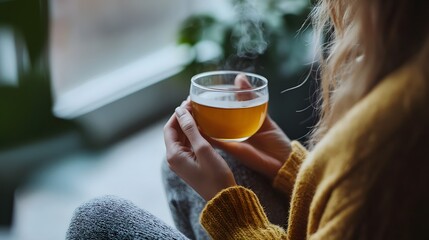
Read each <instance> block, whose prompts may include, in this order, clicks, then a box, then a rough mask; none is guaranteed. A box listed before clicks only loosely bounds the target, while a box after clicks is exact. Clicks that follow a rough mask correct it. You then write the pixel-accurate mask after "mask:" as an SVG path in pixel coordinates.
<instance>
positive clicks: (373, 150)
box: [69, 0, 429, 239]
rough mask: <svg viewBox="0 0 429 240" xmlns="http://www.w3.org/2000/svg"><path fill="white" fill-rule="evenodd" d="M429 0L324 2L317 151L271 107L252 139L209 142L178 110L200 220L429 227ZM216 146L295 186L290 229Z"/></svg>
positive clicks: (241, 229)
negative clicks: (294, 137)
mask: <svg viewBox="0 0 429 240" xmlns="http://www.w3.org/2000/svg"><path fill="white" fill-rule="evenodd" d="M428 9H429V4H428V2H427V1H423V0H391V1H381V0H360V1H345V0H343V1H341V0H340V1H334V0H322V1H320V3H319V4H318V6H317V7H316V8H315V10H314V15H315V16H316V19H317V21H316V26H317V27H318V29H319V31H320V32H331V33H333V34H332V36H330V39H331V41H330V44H329V45H327V46H325V48H323V49H322V52H324V53H325V54H324V56H325V58H322V59H321V71H322V82H321V117H320V122H319V123H318V125H317V126H316V128H315V130H314V131H313V135H312V140H311V146H314V147H313V148H312V149H311V151H307V150H306V149H305V148H304V147H303V146H302V145H301V144H300V143H298V142H297V141H290V140H289V139H288V138H287V137H286V135H284V134H283V133H282V131H281V130H280V129H279V128H278V127H277V125H276V124H275V123H274V122H273V121H272V120H271V119H270V118H269V117H267V118H266V119H265V122H264V124H263V126H262V127H261V129H260V130H259V132H258V133H257V134H256V135H255V136H254V137H252V138H250V139H249V140H248V141H246V142H243V143H234V144H228V143H220V142H213V141H212V140H210V143H209V142H208V141H207V139H205V138H204V137H203V136H201V134H200V133H199V131H198V129H197V126H196V125H195V122H194V120H193V118H192V115H191V113H190V111H189V110H190V108H189V104H188V103H187V102H185V103H184V104H182V106H180V107H178V108H177V109H176V113H175V114H173V116H172V117H171V118H170V120H169V121H168V123H167V124H166V126H165V129H164V136H165V143H166V149H167V160H168V164H169V167H170V168H171V169H172V170H173V171H174V172H175V173H176V174H177V175H178V176H180V177H181V178H182V179H183V180H184V181H185V182H186V183H187V184H189V185H190V186H191V187H192V188H193V189H194V190H195V191H196V192H197V193H198V194H199V195H200V196H202V198H204V199H205V200H206V201H207V203H204V204H205V205H203V206H202V207H204V209H203V210H202V213H201V215H200V221H201V224H202V226H203V227H204V229H205V230H206V231H207V233H208V234H209V235H210V237H211V238H213V239H428V238H429V232H427V231H426V228H427V227H429V218H428V217H427V216H429V206H428V203H429V187H428V186H429V174H428V171H429V161H428V160H429V159H428V158H429V157H428V156H429V148H428V143H429V124H428V123H429V111H427V104H428V103H429V68H428V66H427V63H428V62H429V33H428V32H429V21H428V20H427V18H426V17H427V15H428ZM213 145H216V146H217V147H219V148H221V149H223V150H224V151H226V152H228V153H229V154H230V155H232V156H235V157H236V159H237V160H239V161H240V162H241V164H243V165H245V166H247V167H248V168H250V169H253V170H254V171H256V172H259V173H260V174H262V175H263V176H265V177H266V179H269V180H270V181H272V183H273V184H272V185H273V189H268V190H267V191H271V192H274V191H276V190H278V191H280V192H282V193H284V194H285V196H287V197H290V207H289V201H288V200H284V202H283V205H284V206H286V207H287V208H289V216H283V218H284V220H285V221H286V222H287V224H284V225H283V226H284V227H285V228H282V227H280V226H279V225H275V224H273V223H272V222H270V220H271V218H272V217H271V216H270V213H268V217H267V214H266V213H265V211H264V209H267V206H264V207H262V205H261V203H260V201H259V199H258V197H257V195H256V194H255V193H254V192H253V191H252V190H250V189H248V188H245V187H242V186H239V185H237V184H236V181H238V179H237V178H236V177H235V176H234V174H233V172H232V171H231V169H230V167H229V166H228V165H227V164H226V163H225V161H224V155H221V154H219V153H218V152H217V151H216V150H215V149H214V148H213V147H212V146H213ZM189 194H192V193H189ZM262 195H263V194H262ZM286 199H287V198H286ZM276 202H278V201H277V200H276ZM274 211H275V210H274ZM80 212H81V213H82V212H85V211H80ZM269 212H272V211H271V210H270V211H269ZM77 216H79V214H77ZM188 216H189V215H188ZM77 218H78V217H77ZM75 219H76V217H75ZM78 219H79V218H78ZM156 224H159V225H157V227H159V226H162V227H164V225H162V224H161V223H159V222H156ZM78 228H79V227H76V225H73V223H72V225H71V229H72V230H69V236H71V235H72V234H70V233H73V232H74V231H76V229H78ZM143 228H145V229H146V230H147V229H150V227H148V225H145V226H144V227H143ZM73 229H74V231H73ZM179 229H180V227H179ZM170 230H171V229H170ZM170 230H168V231H170ZM168 231H167V230H164V233H167V232H168ZM171 231H172V232H168V233H171V235H170V237H171V238H177V239H181V238H184V236H183V235H181V234H180V233H177V232H173V231H174V230H171ZM135 236H137V235H135ZM139 236H141V235H139ZM188 236H189V235H188ZM157 237H159V236H157ZM71 238H72V237H71ZM143 238H144V237H143ZM159 238H162V237H159Z"/></svg>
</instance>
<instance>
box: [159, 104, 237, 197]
mask: <svg viewBox="0 0 429 240" xmlns="http://www.w3.org/2000/svg"><path fill="white" fill-rule="evenodd" d="M189 110H190V105H189V101H185V102H184V103H183V104H182V105H181V106H180V107H178V108H176V113H175V114H173V116H171V118H170V119H169V121H168V122H167V124H166V125H165V127H164V141H165V146H166V150H167V162H168V164H169V166H170V169H171V170H172V171H174V172H175V173H176V174H177V175H178V176H179V177H180V178H182V179H183V180H184V181H185V182H186V183H188V184H189V185H190V186H191V187H192V188H193V189H194V190H195V191H196V192H198V194H200V195H201V196H202V197H203V198H204V199H205V200H207V201H208V200H210V199H212V198H213V197H214V196H215V195H216V194H217V193H218V192H220V191H221V190H223V189H225V188H228V187H231V186H235V185H236V183H235V180H234V176H233V174H232V172H231V170H230V168H229V167H228V165H227V164H226V162H225V160H224V159H223V158H222V157H221V156H220V155H219V154H218V153H217V152H216V151H215V150H214V149H213V147H212V146H211V145H210V143H209V142H208V141H207V140H206V139H205V138H204V137H203V136H202V135H201V134H200V132H199V131H198V127H197V125H196V123H195V121H194V119H193V117H192V115H191V114H190V112H189Z"/></svg>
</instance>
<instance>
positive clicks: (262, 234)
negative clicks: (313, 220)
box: [200, 186, 286, 240]
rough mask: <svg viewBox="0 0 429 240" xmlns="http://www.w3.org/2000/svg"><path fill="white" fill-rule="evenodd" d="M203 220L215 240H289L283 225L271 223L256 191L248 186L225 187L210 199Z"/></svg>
mask: <svg viewBox="0 0 429 240" xmlns="http://www.w3.org/2000/svg"><path fill="white" fill-rule="evenodd" d="M200 222H201V224H202V225H203V227H204V228H205V229H206V230H207V232H208V233H209V234H210V236H211V237H212V238H213V239H215V240H216V239H222V240H226V239H286V232H285V230H284V229H282V228H281V227H279V226H277V225H274V224H271V223H270V222H269V221H268V218H267V216H266V215H265V212H264V210H263V208H262V206H261V204H260V203H259V200H258V198H257V197H256V195H255V193H253V192H252V191H251V190H249V189H246V188H244V187H240V186H236V187H230V188H227V189H224V190H223V191H221V192H220V193H218V194H217V195H216V196H215V197H214V198H213V199H212V200H210V201H209V202H208V203H207V205H206V207H205V208H204V209H203V212H202V213H201V218H200Z"/></svg>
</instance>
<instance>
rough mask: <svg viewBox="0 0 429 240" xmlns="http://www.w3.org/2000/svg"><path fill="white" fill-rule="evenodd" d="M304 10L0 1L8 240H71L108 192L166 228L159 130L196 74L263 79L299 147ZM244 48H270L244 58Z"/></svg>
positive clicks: (121, 0)
mask: <svg viewBox="0 0 429 240" xmlns="http://www.w3.org/2000/svg"><path fill="white" fill-rule="evenodd" d="M310 10H311V5H310V2H308V1H306V0H283V1H280V0H269V1H264V2H259V1H244V0H222V1H220V0H210V1H209V0H206V1H199V0H180V1H166V0H156V1H155V0H150V1H149V0H148V1H141V0H73V1H70V0H32V1H28V0H0V239H1V238H2V237H4V238H5V239H29V236H31V237H30V238H31V239H45V240H46V239H59V238H64V235H65V229H66V227H67V223H68V221H69V218H70V217H71V214H72V210H73V209H74V208H76V207H77V206H78V205H79V204H80V203H82V202H83V201H86V200H89V198H91V197H96V196H99V195H103V194H118V195H120V196H122V197H125V198H129V199H131V200H135V201H136V202H137V204H138V205H139V206H141V207H143V208H147V209H149V210H152V211H153V212H155V213H157V214H158V215H159V216H160V217H161V218H162V219H163V220H165V221H167V222H169V223H172V222H171V218H170V216H169V215H168V209H167V206H166V201H165V199H164V198H163V197H164V195H163V192H162V189H161V188H162V184H161V179H160V176H159V165H160V163H161V161H162V158H163V152H164V146H163V141H162V126H163V123H164V122H165V120H166V117H168V115H170V114H171V113H172V111H173V109H174V107H176V106H177V105H178V104H180V102H181V101H182V100H183V99H185V98H186V96H187V94H188V90H189V79H190V77H191V76H192V75H193V74H196V73H199V72H202V71H207V70H214V69H234V70H245V71H251V72H256V73H259V74H262V75H264V76H266V77H267V78H268V79H269V82H270V85H269V87H270V108H269V111H270V114H271V116H272V117H273V118H274V119H275V120H276V121H277V122H278V123H279V125H280V126H281V127H282V128H283V129H284V130H285V132H286V133H288V135H289V136H290V138H292V139H300V140H302V141H305V140H306V136H307V133H308V130H309V128H310V127H311V126H312V125H313V124H314V121H315V118H314V116H313V106H312V104H313V102H314V101H313V100H314V99H313V94H314V91H315V89H316V88H317V84H316V83H315V81H313V80H314V79H313V78H314V76H315V74H316V73H315V72H314V71H311V66H312V65H311V63H312V61H313V56H314V48H313V45H314V44H313V42H312V38H311V27H308V26H307V27H304V28H302V26H303V23H304V22H305V20H306V19H307V14H308V13H309V11H310ZM298 30H300V31H298ZM255 34H260V35H255ZM243 36H246V39H248V40H249V41H250V43H251V44H250V45H252V44H253V43H254V41H253V40H255V39H259V40H261V39H262V41H264V42H265V45H266V48H265V49H263V50H262V51H260V52H257V53H255V52H253V50H252V49H250V50H249V49H248V50H249V51H250V52H249V51H248V52H246V51H245V52H244V54H239V53H238V49H239V46H238V45H237V42H240V41H242V40H243V38H242V37H243ZM314 68H316V67H314ZM307 78H308V81H305V80H306V79H307ZM297 85H302V86H301V87H298V88H296V89H294V90H291V91H287V92H285V93H282V91H283V90H286V89H290V88H294V87H295V86H297ZM49 225H55V226H56V227H50V226H49ZM54 228H55V229H56V230H54Z"/></svg>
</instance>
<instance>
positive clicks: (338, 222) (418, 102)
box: [200, 65, 429, 240]
mask: <svg viewBox="0 0 429 240" xmlns="http://www.w3.org/2000/svg"><path fill="white" fill-rule="evenodd" d="M419 72H420V73H419ZM421 72H422V70H421V69H413V66H411V65H408V66H405V67H403V68H401V69H399V70H397V71H396V72H394V73H392V74H390V75H389V76H388V77H386V78H385V79H384V80H383V81H381V82H380V83H379V84H378V85H377V86H376V87H375V88H374V89H373V90H372V91H371V92H370V93H369V94H368V95H367V96H365V97H364V98H363V99H362V100H360V101H359V102H358V103H357V104H355V105H354V106H353V108H351V109H350V110H349V111H348V112H347V113H346V115H345V116H344V117H343V118H342V119H341V120H340V121H339V122H337V123H336V124H335V126H334V127H333V128H332V129H331V130H330V131H329V132H328V133H327V134H326V135H325V137H324V138H323V139H322V140H321V141H320V142H319V143H318V145H317V146H316V147H315V148H314V150H313V151H312V152H310V153H307V151H306V149H305V148H304V147H302V146H301V145H300V144H299V143H298V142H296V141H294V142H292V148H293V152H292V154H291V155H290V156H289V158H288V159H287V160H286V162H285V163H284V165H283V166H282V168H281V169H280V171H279V172H278V175H277V176H276V178H275V179H274V182H273V187H274V188H275V189H277V190H280V191H282V192H284V193H286V194H288V195H291V202H290V213H289V220H288V221H289V224H288V229H287V230H285V229H282V228H281V227H279V226H276V225H274V224H271V223H270V222H269V221H268V219H267V217H266V214H265V213H264V210H263V208H262V207H261V205H260V203H259V201H258V198H257V196H256V195H255V194H254V193H253V192H252V191H251V190H249V189H246V188H244V187H240V186H237V187H230V188H227V189H225V190H223V191H221V192H220V193H219V194H218V195H216V196H215V197H214V198H213V199H212V200H211V201H209V202H208V203H207V205H206V207H205V208H204V210H203V212H202V213H201V217H200V221H201V223H202V225H203V226H204V228H205V229H206V230H207V232H208V233H209V234H210V235H211V237H212V238H213V239H222V240H226V239H292V240H295V239H344V238H345V237H344V236H347V234H350V233H349V232H348V231H349V229H350V227H349V226H353V224H354V219H355V216H356V214H357V213H358V212H359V209H360V207H361V206H362V204H363V201H362V199H364V197H365V194H367V192H368V189H367V187H366V186H367V185H368V184H367V183H368V181H369V180H368V179H370V176H371V172H372V170H373V168H374V166H375V164H376V163H380V162H383V161H389V160H391V159H390V158H391V157H392V151H393V155H394V151H395V149H399V148H400V147H401V146H395V145H394V143H396V142H398V141H392V140H391V139H395V138H396V139H397V138H398V137H402V138H403V139H404V141H405V140H406V138H404V136H396V135H395V134H396V133H397V132H398V130H399V131H402V132H406V131H405V130H404V129H405V128H409V126H411V125H410V124H420V125H424V126H413V127H412V128H410V131H414V130H413V129H421V130H422V131H427V129H428V128H427V125H428V124H429V121H426V120H427V119H429V118H428V117H427V116H428V114H427V110H426V109H427V108H428V106H427V103H429V97H428V96H429V91H428V85H429V83H428V79H425V77H424V76H423V75H422V74H421ZM422 112H424V113H423V114H417V115H418V118H424V119H423V120H421V119H420V120H416V119H415V117H413V116H416V113H422ZM415 120H416V121H415ZM419 127H420V128H419ZM399 142H400V141H399ZM385 146H386V147H387V146H389V147H388V148H386V147H385ZM383 149H387V150H383ZM425 151H426V152H427V153H428V155H429V151H428V150H425ZM407 154H408V153H407ZM409 154H410V159H412V158H413V153H412V152H411V153H409ZM285 204H288V203H285ZM285 217H288V216H285Z"/></svg>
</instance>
